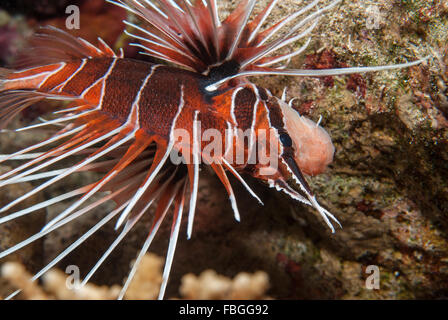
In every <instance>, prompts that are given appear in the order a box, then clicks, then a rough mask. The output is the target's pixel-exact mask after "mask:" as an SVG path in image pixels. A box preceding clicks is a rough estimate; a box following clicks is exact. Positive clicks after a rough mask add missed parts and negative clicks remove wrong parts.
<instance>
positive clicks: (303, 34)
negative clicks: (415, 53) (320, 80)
mask: <svg viewBox="0 0 448 320" xmlns="http://www.w3.org/2000/svg"><path fill="white" fill-rule="evenodd" d="M107 1H108V2H110V3H113V4H115V5H118V6H120V7H122V8H125V9H126V10H128V11H129V12H131V13H133V14H134V15H136V16H138V17H140V18H141V19H142V21H144V26H138V25H136V24H134V23H131V22H129V21H124V22H125V24H126V25H127V26H129V27H132V28H133V29H134V31H125V32H126V33H127V34H128V35H129V36H131V37H133V38H135V39H136V40H138V42H139V43H132V44H131V45H132V46H136V47H139V48H140V49H142V50H143V51H142V52H141V53H142V54H144V55H149V56H152V57H156V58H159V59H162V60H165V61H167V62H171V63H174V64H176V65H178V66H181V67H184V68H186V69H189V70H192V71H196V72H199V73H202V74H204V75H208V74H209V73H210V71H211V69H213V68H219V67H220V66H222V65H224V64H225V63H231V64H230V70H225V71H223V70H222V69H221V70H220V71H221V72H223V73H222V74H221V75H220V76H219V78H218V79H217V80H216V81H214V82H213V83H211V84H209V85H208V86H207V87H206V89H207V90H208V91H214V90H216V89H217V88H218V87H219V86H221V85H223V84H224V83H226V82H228V81H229V80H232V79H235V78H241V77H249V76H260V75H286V76H311V77H322V76H337V75H346V74H353V73H364V72H373V71H384V70H391V69H397V68H403V67H410V66H413V65H417V64H419V63H421V62H422V61H425V60H426V59H427V58H428V57H425V58H423V59H421V60H417V61H414V62H410V63H402V64H395V65H386V66H374V67H351V68H337V69H323V70H302V69H287V65H288V62H289V61H290V59H292V58H293V57H295V56H297V55H299V54H301V53H302V52H304V50H305V49H306V48H307V47H308V45H309V43H310V41H311V33H312V32H313V30H314V29H315V28H316V26H317V25H318V22H319V20H320V18H321V17H322V15H323V14H325V13H326V12H328V11H329V10H331V9H333V8H334V7H336V6H337V5H338V4H339V3H340V2H341V1H342V0H334V1H331V2H330V3H329V4H328V5H327V6H322V7H320V6H319V4H320V2H321V1H320V0H314V1H312V2H310V3H309V4H308V5H306V6H304V7H303V8H301V9H300V10H298V11H296V12H294V13H292V14H291V15H288V16H286V17H284V18H282V19H280V21H278V22H276V23H274V24H273V25H271V26H268V27H266V28H263V27H264V25H265V23H266V20H267V18H268V17H269V15H270V14H271V12H272V10H273V9H274V8H275V6H276V5H277V3H278V2H279V0H271V1H270V2H269V3H268V5H267V6H266V7H265V8H264V9H263V10H261V12H260V13H258V14H257V15H255V17H253V18H252V15H253V12H254V8H255V5H256V0H242V1H240V2H239V4H238V6H237V8H236V9H235V10H234V11H233V12H231V13H230V15H229V16H228V17H227V18H226V19H225V20H224V21H220V19H219V14H218V5H217V1H216V0H196V1H195V2H192V1H190V0H153V1H151V0H145V1H139V0H107ZM305 39H306V40H305ZM300 41H302V45H301V46H300V47H299V48H298V49H296V50H290V51H289V52H287V53H284V50H287V49H288V48H290V47H291V46H292V44H294V43H297V42H300ZM228 69H229V68H228Z"/></svg>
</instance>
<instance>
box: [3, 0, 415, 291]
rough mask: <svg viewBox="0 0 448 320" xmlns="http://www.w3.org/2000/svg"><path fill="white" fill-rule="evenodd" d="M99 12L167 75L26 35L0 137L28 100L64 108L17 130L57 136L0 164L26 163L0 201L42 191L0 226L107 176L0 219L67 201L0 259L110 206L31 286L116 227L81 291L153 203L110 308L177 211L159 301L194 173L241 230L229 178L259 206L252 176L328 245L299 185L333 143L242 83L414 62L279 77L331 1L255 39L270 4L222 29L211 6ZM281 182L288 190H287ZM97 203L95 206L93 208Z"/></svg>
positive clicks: (145, 5) (7, 77) (249, 9)
mask: <svg viewBox="0 0 448 320" xmlns="http://www.w3.org/2000/svg"><path fill="white" fill-rule="evenodd" d="M109 2H111V3H113V4H115V5H118V6H121V7H123V8H125V9H126V10H128V11H130V12H131V13H133V14H135V15H136V16H137V17H139V18H140V19H141V22H142V25H139V26H137V25H135V24H132V23H130V22H125V23H126V24H127V25H128V26H129V27H130V28H132V30H134V31H133V33H131V32H127V33H128V35H129V36H131V37H133V38H135V39H136V40H138V43H135V44H133V45H134V46H137V47H139V48H141V49H142V50H143V52H142V53H143V54H146V55H150V56H152V57H154V58H158V59H160V60H163V61H166V62H169V63H171V64H175V65H176V66H168V65H164V64H153V63H148V62H144V61H138V60H131V59H127V58H125V57H124V56H123V54H122V53H121V54H119V55H117V54H116V53H115V52H114V51H113V50H112V49H111V48H110V47H109V46H108V45H107V44H106V43H105V42H104V41H102V40H101V39H99V41H98V45H97V46H94V45H92V44H90V43H88V42H87V41H85V40H83V39H80V38H75V37H73V36H71V35H69V34H67V33H66V32H64V31H61V30H58V29H55V28H52V27H47V28H42V29H41V30H40V31H38V33H37V34H36V35H35V37H34V39H33V42H32V44H33V46H32V48H31V49H30V50H29V51H28V54H27V59H26V60H25V62H26V64H27V68H26V69H22V70H15V71H13V70H6V69H1V71H0V127H1V128H5V127H6V125H7V124H8V122H10V120H11V119H12V118H13V117H14V116H16V115H17V114H19V113H20V112H21V111H23V110H24V109H26V108H27V107H28V106H30V105H32V104H34V103H36V102H38V101H41V100H46V99H52V100H60V101H65V102H66V101H69V103H70V105H69V106H68V107H65V109H61V110H58V111H57V112H55V113H54V115H55V116H54V117H53V118H52V120H45V121H43V122H42V123H39V124H35V125H31V126H28V127H25V128H21V129H18V130H17V131H24V130H31V129H34V128H38V127H43V126H52V125H59V128H60V129H59V131H57V132H55V134H54V135H53V136H52V137H51V138H50V139H47V140H45V141H42V142H40V143H37V144H35V145H32V146H30V147H28V148H25V149H23V150H21V151H18V152H15V153H13V154H9V155H4V156H1V158H0V162H4V161H8V160H18V159H27V160H28V161H26V162H25V163H23V164H22V165H20V166H18V167H16V168H15V169H13V170H11V171H9V172H6V173H4V174H2V175H1V176H0V188H1V187H4V186H6V185H9V184H12V183H21V182H24V181H38V180H44V182H43V183H41V184H39V185H37V186H36V187H34V189H32V190H31V191H29V192H27V193H26V194H24V195H23V196H21V197H19V198H17V199H16V200H14V201H12V202H11V203H9V204H7V205H6V206H4V207H3V208H0V213H5V212H6V211H7V210H10V209H12V208H14V207H15V206H16V205H18V204H19V203H22V202H23V201H24V200H26V199H28V198H29V197H31V196H33V195H35V194H36V193H38V192H41V191H43V190H45V189H46V188H48V187H50V186H52V185H53V184H55V183H57V182H63V181H64V178H66V177H67V176H69V175H71V174H73V173H75V172H81V171H97V172H103V173H104V175H103V177H102V178H101V179H100V180H99V181H97V182H95V183H93V184H89V185H85V186H80V187H79V188H78V189H76V190H73V191H70V192H68V193H65V194H62V195H59V196H57V197H55V198H52V199H49V200H46V201H44V202H41V203H37V204H35V205H33V206H31V207H29V208H26V209H23V210H20V211H17V212H14V213H11V214H9V215H6V216H3V217H2V218H0V224H3V223H7V222H8V221H12V220H14V219H16V218H19V217H23V216H25V215H28V214H31V213H33V212H35V211H37V210H39V209H42V208H47V207H49V206H52V205H54V204H57V203H60V202H64V201H65V200H69V199H75V201H74V202H72V203H71V204H70V205H68V206H67V207H66V209H65V210H64V211H63V212H60V213H59V215H57V216H56V217H55V218H54V219H53V220H51V221H50V222H49V223H48V224H46V225H45V226H44V228H43V229H42V230H41V231H40V232H38V233H37V234H35V235H33V236H32V237H30V238H28V239H26V240H24V241H22V242H20V243H18V244H17V245H15V246H13V247H11V248H9V249H7V250H5V251H3V252H1V253H0V258H3V257H5V256H7V255H9V254H11V253H13V252H16V251H17V250H19V249H21V248H23V247H25V246H26V245H28V244H30V243H32V242H34V241H36V240H38V239H40V238H42V237H44V236H45V235H47V234H49V233H51V232H52V231H54V230H56V229H58V228H60V227H62V226H64V225H65V224H67V223H69V222H71V221H73V220H75V219H77V218H79V217H81V216H83V215H85V214H87V213H89V212H90V211H92V209H94V208H96V207H98V206H100V205H101V204H103V203H105V202H106V201H109V200H112V201H114V202H115V203H116V209H115V210H113V211H112V212H108V213H107V214H106V215H105V216H104V218H103V219H102V220H100V221H99V222H98V223H97V224H96V225H94V226H93V227H92V228H91V229H90V230H89V231H88V232H86V233H85V234H83V236H82V237H81V238H80V239H79V240H77V241H75V242H74V243H72V244H71V245H70V246H69V247H67V249H66V250H64V251H63V252H62V253H61V254H60V255H58V256H57V257H56V258H55V259H54V260H53V261H52V262H50V263H49V264H48V265H46V266H45V267H44V268H43V269H42V270H41V271H40V272H38V273H37V274H36V275H35V276H34V277H33V281H34V280H37V279H38V278H39V277H41V276H42V275H43V274H44V273H45V272H47V271H48V270H49V269H50V268H52V267H54V266H55V265H56V264H57V263H58V262H59V261H61V259H63V258H64V257H65V256H67V255H68V254H70V253H71V252H72V251H73V250H74V249H75V248H77V247H78V246H79V245H81V244H82V243H83V242H84V241H85V240H86V239H87V238H89V237H90V236H91V235H93V234H94V233H95V232H96V231H98V230H99V229H100V228H101V227H103V226H104V225H105V224H106V223H108V222H110V221H112V220H114V219H115V220H116V226H117V229H118V228H121V233H119V235H118V236H117V238H116V240H115V241H114V242H113V243H112V244H111V245H110V247H109V249H108V250H107V251H106V252H105V253H104V254H103V256H102V257H101V258H100V259H99V260H98V263H97V264H96V265H95V266H94V267H93V268H92V270H91V271H90V272H89V273H88V274H87V276H86V278H85V279H84V281H83V284H85V283H87V281H89V279H90V278H91V277H92V275H93V274H94V273H95V272H96V271H97V269H98V268H99V267H100V266H101V264H102V263H103V262H104V261H105V260H106V258H107V257H108V256H109V254H110V253H111V252H112V251H113V250H114V249H115V248H116V247H117V245H118V244H119V243H120V242H121V241H122V240H123V238H124V237H125V236H126V235H127V234H128V233H129V232H130V231H131V230H132V228H133V227H134V225H135V224H136V223H137V221H139V219H140V218H141V217H142V215H144V214H145V213H147V212H148V209H149V208H150V206H151V205H152V204H153V202H157V209H156V211H155V215H154V218H153V224H152V226H151V227H150V229H149V234H148V237H147V239H146V241H145V243H144V245H143V248H142V249H141V251H140V253H139V255H138V257H137V259H136V262H135V263H134V265H133V267H132V270H131V272H130V275H129V277H128V279H127V281H126V283H125V285H124V287H123V290H122V292H121V294H120V298H122V297H123V295H124V293H125V292H126V289H127V288H128V286H129V284H130V282H131V281H132V278H133V276H134V274H135V271H136V269H137V267H138V265H139V263H140V261H141V258H142V257H143V255H144V254H145V253H146V252H147V251H148V248H149V246H150V245H151V242H152V240H153V239H154V236H155V234H156V233H157V231H158V229H159V227H160V225H161V223H162V221H163V220H164V218H165V216H166V215H167V213H168V212H169V209H170V208H171V207H174V211H173V218H172V221H173V222H172V232H171V239H170V242H169V247H168V252H167V259H166V265H165V269H164V273H163V283H162V286H161V290H160V295H159V297H160V298H163V296H164V292H165V289H166V285H167V281H168V277H169V273H170V270H171V265H172V261H173V255H174V251H175V247H176V242H177V239H178V234H179V229H180V225H181V220H182V216H183V209H184V204H185V202H186V200H187V199H188V201H189V211H188V225H187V230H188V231H187V232H188V237H191V234H192V228H193V220H194V213H195V207H196V199H197V194H198V180H199V169H200V163H201V161H205V162H206V164H207V165H210V166H211V167H212V168H213V170H214V172H215V173H216V175H217V176H218V177H219V179H220V180H221V182H222V183H223V185H224V187H225V188H226V190H227V192H228V195H229V198H230V201H231V204H232V209H233V211H234V215H235V218H236V219H237V220H239V219H240V215H239V212H238V207H237V203H236V199H235V195H234V192H233V190H232V186H231V184H230V182H229V179H228V176H227V173H228V172H229V173H230V174H232V175H234V176H235V177H236V178H237V179H238V180H239V181H240V182H241V183H242V184H243V185H244V187H245V188H246V189H247V190H248V192H249V193H250V194H251V195H252V196H254V197H255V198H256V199H258V200H259V201H260V203H262V202H261V200H260V199H259V198H258V197H257V195H256V194H255V193H254V192H253V191H252V190H251V188H250V187H249V185H248V184H247V183H246V182H245V180H244V178H243V176H242V174H249V175H252V176H253V177H255V178H257V179H259V180H261V181H264V182H266V183H267V184H268V185H269V186H270V187H272V188H276V189H277V190H279V191H283V192H285V193H286V194H288V195H289V196H290V197H291V198H293V199H295V200H298V201H300V202H302V203H304V204H306V205H310V206H312V207H314V208H315V209H316V210H317V211H318V212H319V213H320V215H321V217H322V218H323V219H324V221H325V222H326V223H327V225H328V226H329V227H330V228H331V230H332V231H333V232H334V228H333V225H332V223H331V220H333V221H334V222H336V223H337V224H339V223H338V221H337V220H336V218H335V217H334V216H333V215H332V214H331V213H330V212H328V211H327V210H326V209H324V208H323V207H322V206H320V205H319V203H318V202H317V200H316V197H315V195H314V194H313V192H312V191H311V189H310V187H309V185H308V184H307V181H306V178H305V177H304V174H306V175H316V174H319V173H321V172H322V171H324V170H325V168H326V167H327V165H328V164H329V163H330V162H331V161H332V159H333V153H334V148H333V145H332V142H331V139H330V137H329V135H328V134H327V133H326V132H325V130H324V129H323V128H321V127H320V126H319V125H318V124H316V123H314V122H312V121H311V120H309V119H307V118H305V117H302V116H300V115H299V114H298V113H297V112H296V111H295V110H294V109H293V108H292V107H291V106H290V105H289V104H288V103H287V102H285V101H284V100H285V99H284V98H285V97H283V98H282V99H279V98H277V97H275V96H273V95H272V94H271V93H270V92H269V90H267V89H265V88H260V87H258V86H256V85H254V84H253V83H251V82H250V81H249V80H248V78H249V77H251V76H262V75H289V76H312V77H320V76H337V75H345V74H351V73H360V72H370V71H380V70H388V69H393V68H402V67H408V66H411V65H415V64H418V63H420V62H421V61H422V60H419V61H416V62H413V63H404V64H401V65H392V66H381V67H357V68H344V69H327V70H291V69H286V68H285V67H284V66H282V65H279V64H280V63H282V62H288V61H289V59H291V58H292V57H294V56H296V55H298V54H300V53H302V52H303V51H304V50H305V49H306V48H307V45H308V44H309V43H310V39H309V37H310V34H311V32H312V31H313V29H314V28H315V27H316V26H317V24H318V21H319V18H320V17H321V16H322V15H323V14H324V13H325V12H326V11H328V10H330V9H332V8H333V7H335V6H336V5H338V4H339V3H340V0H337V1H333V2H331V3H330V5H328V6H326V7H319V1H318V0H316V1H312V2H310V3H309V4H308V5H306V6H305V7H303V8H302V9H301V10H299V11H297V12H295V13H293V14H292V15H290V16H287V17H285V18H283V19H282V20H280V21H278V22H277V23H275V24H274V25H273V26H270V27H267V28H264V29H262V26H263V25H264V24H265V22H266V19H267V17H268V16H269V15H270V13H271V11H272V10H273V9H274V8H275V6H276V4H277V3H278V1H277V0H272V1H270V2H269V4H268V5H267V6H266V7H265V8H264V9H263V10H262V11H261V12H260V13H259V14H258V15H255V16H254V17H252V13H253V10H254V7H255V4H256V1H255V0H243V1H241V2H240V4H239V5H238V7H237V8H236V9H235V10H234V11H233V12H232V13H231V14H230V15H229V16H228V17H227V18H226V19H225V20H224V21H220V19H219V17H218V6H217V3H216V1H215V0H197V1H195V2H193V1H190V0H183V1H181V0H175V1H174V0H170V1H168V0H155V1H137V0H117V1H109ZM297 42H299V43H300V42H301V43H302V46H301V47H300V48H299V49H298V50H296V51H292V52H287V53H285V52H284V50H283V49H284V48H285V47H286V48H287V46H288V45H290V44H293V43H297ZM279 52H282V53H279ZM60 125H63V126H62V128H61V127H60ZM182 130H183V131H182ZM207 130H214V132H218V133H220V138H219V139H220V143H221V145H222V146H223V149H222V152H221V153H220V152H213V153H212V152H206V149H207V148H208V144H207V143H206V142H204V141H203V139H202V137H203V134H204V133H205V132H207ZM178 131H182V132H187V133H188V134H189V139H186V140H182V141H180V140H179V139H178V137H177V135H176V132H178ZM247 133H248V135H247ZM245 138H247V139H246V140H248V141H247V143H245V141H246V140H245ZM55 143H56V144H57V146H56V147H54V145H55ZM50 146H53V147H50ZM260 149H263V151H264V153H265V154H266V155H267V156H268V158H269V159H273V160H274V161H273V162H271V161H267V162H266V161H261V160H262V159H260V158H259V154H258V153H257V152H258V151H260ZM215 151H216V150H215ZM173 152H175V153H176V154H178V153H180V154H181V156H182V158H183V159H184V160H186V159H187V161H184V162H185V164H184V163H180V164H179V163H173V162H172V161H170V160H171V159H172V157H171V155H172V154H173ZM236 154H243V161H241V162H239V163H237V162H236V161H235V155H236ZM79 155H83V156H84V157H83V158H82V160H81V161H79V162H73V165H72V166H70V167H68V168H65V169H58V170H51V168H52V166H53V165H54V164H58V163H60V161H62V160H65V159H67V158H71V157H73V156H79ZM106 157H107V158H106ZM251 160H252V161H251ZM273 163H275V165H273ZM291 181H295V183H296V185H297V188H296V186H295V185H293V184H291ZM98 194H102V195H104V196H103V197H101V198H99V200H96V201H93V202H92V201H90V200H92V196H94V195H98ZM15 294H17V292H16V293H15ZM13 296H14V294H13V295H11V296H10V298H11V297H13Z"/></svg>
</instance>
